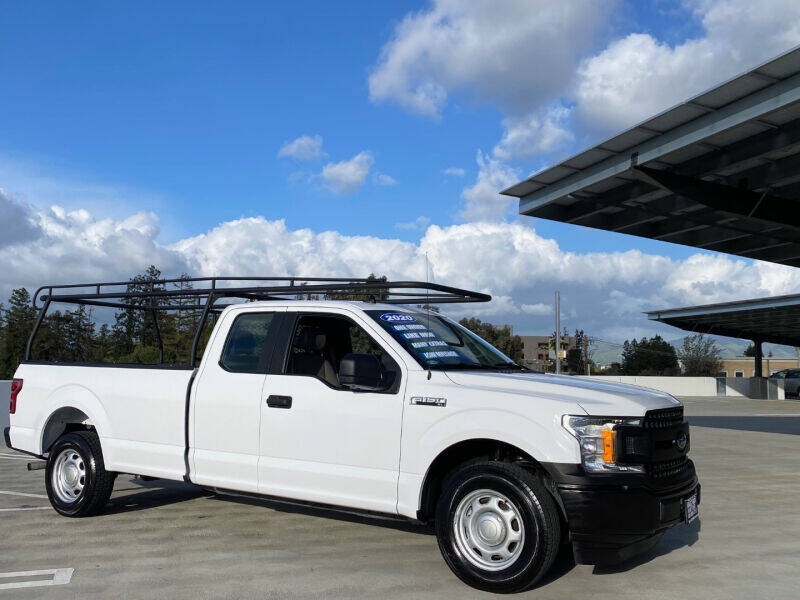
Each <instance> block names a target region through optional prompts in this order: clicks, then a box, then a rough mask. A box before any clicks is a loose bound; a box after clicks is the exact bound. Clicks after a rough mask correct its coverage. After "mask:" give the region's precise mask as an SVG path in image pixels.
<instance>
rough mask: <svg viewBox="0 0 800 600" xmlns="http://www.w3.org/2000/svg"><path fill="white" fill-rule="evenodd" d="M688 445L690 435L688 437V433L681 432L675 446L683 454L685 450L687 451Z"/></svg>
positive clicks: (676, 438)
mask: <svg viewBox="0 0 800 600" xmlns="http://www.w3.org/2000/svg"><path fill="white" fill-rule="evenodd" d="M688 444H689V436H688V435H686V432H685V431H681V432H680V433H679V434H678V435H677V436H676V437H675V445H676V446H677V447H678V450H680V451H681V452H683V451H684V450H686V446H687V445H688Z"/></svg>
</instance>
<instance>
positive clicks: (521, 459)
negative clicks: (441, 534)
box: [417, 437, 563, 522]
mask: <svg viewBox="0 0 800 600" xmlns="http://www.w3.org/2000/svg"><path fill="white" fill-rule="evenodd" d="M480 458H487V459H489V460H497V461H504V462H513V463H516V464H519V465H521V466H522V467H524V468H526V469H528V470H530V471H531V472H533V473H536V474H537V475H538V476H540V477H541V479H542V481H543V483H544V484H545V487H546V488H547V490H548V491H549V492H550V494H551V495H552V496H553V497H554V499H555V500H556V504H557V505H558V506H559V508H560V510H561V511H562V512H563V505H562V503H561V498H560V495H559V494H558V491H557V490H556V488H555V485H554V483H553V481H552V479H551V478H550V476H549V475H548V473H547V471H546V469H544V467H542V465H541V464H540V463H539V461H537V460H536V459H535V458H534V457H533V456H531V454H529V453H528V452H526V451H525V450H523V449H522V448H519V447H518V446H516V445H514V444H511V443H508V442H504V441H502V440H499V439H494V438H487V437H481V438H472V439H466V440H461V441H459V442H456V443H454V444H451V445H450V446H448V447H447V448H445V449H444V450H442V451H441V452H439V454H438V455H437V456H436V458H434V459H433V461H432V462H431V464H430V466H429V467H428V470H427V472H426V473H425V478H424V480H423V483H422V487H421V491H420V499H419V509H418V511H417V518H418V519H419V520H420V521H422V522H430V521H431V520H432V519H433V516H434V515H435V513H436V502H437V500H438V498H439V495H440V493H441V490H442V488H443V486H444V484H445V482H446V481H447V479H448V478H449V477H450V475H451V474H452V473H453V472H454V471H455V470H456V469H457V468H458V467H459V466H460V465H463V464H464V463H466V462H468V461H471V460H475V459H480Z"/></svg>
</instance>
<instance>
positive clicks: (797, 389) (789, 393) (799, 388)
mask: <svg viewBox="0 0 800 600" xmlns="http://www.w3.org/2000/svg"><path fill="white" fill-rule="evenodd" d="M769 378H770V379H784V380H785V381H786V383H785V384H784V390H785V393H786V397H787V398H789V397H798V396H800V369H783V370H782V371H776V372H775V373H773V374H772V375H770V376H769Z"/></svg>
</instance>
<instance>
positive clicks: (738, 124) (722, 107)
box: [502, 47, 800, 266]
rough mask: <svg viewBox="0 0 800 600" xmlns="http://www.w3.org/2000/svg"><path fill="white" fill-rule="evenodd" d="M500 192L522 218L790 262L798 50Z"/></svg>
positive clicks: (798, 237) (799, 248)
mask: <svg viewBox="0 0 800 600" xmlns="http://www.w3.org/2000/svg"><path fill="white" fill-rule="evenodd" d="M502 193H503V194H506V195H509V196H515V197H518V198H519V199H520V204H519V211H520V214H524V215H529V216H534V217H540V218H544V219H551V220H555V221H561V222H565V223H572V224H575V225H583V226H586V227H593V228H597V229H604V230H607V231H615V232H619V233H627V234H630V235H636V236H641V237H646V238H651V239H656V240H662V241H667V242H674V243H678V244H684V245H687V246H693V247H696V248H702V249H706V250H713V251H718V252H725V253H729V254H735V255H739V256H745V257H749V258H754V259H759V260H765V261H770V262H776V263H781V264H787V265H793V266H800V47H798V48H795V49H793V50H791V51H789V52H787V53H786V54H783V55H781V56H779V57H777V58H775V59H773V60H771V61H769V62H767V63H765V64H763V65H761V66H759V67H757V68H755V69H753V70H751V71H748V72H747V73H744V74H742V75H740V76H738V77H736V78H734V79H731V80H730V81H728V82H726V83H723V84H722V85H720V86H718V87H716V88H713V89H711V90H709V91H707V92H704V93H702V94H700V95H698V96H695V97H694V98H692V99H691V100H688V101H686V102H684V103H683V104H680V105H678V106H675V107H673V108H671V109H669V110H667V111H665V112H663V113H661V114H659V115H656V116H655V117H653V118H651V119H649V120H647V121H645V122H644V123H641V124H639V125H636V126H635V127H632V128H631V129H629V130H627V131H625V132H623V133H621V134H619V135H617V136H615V137H613V138H611V139H610V140H606V141H605V142H603V143H602V144H598V145H597V146H595V147H593V148H589V149H588V150H585V151H584V152H581V153H580V154H578V155H576V156H573V157H572V158H569V159H567V160H565V161H563V162H561V163H559V164H558V165H555V166H553V167H550V168H548V169H545V170H544V171H541V172H539V173H537V174H536V175H533V176H532V177H530V178H528V179H526V180H524V181H521V182H520V183H518V184H516V185H514V186H512V187H510V188H508V189H506V190H504V191H503V192H502Z"/></svg>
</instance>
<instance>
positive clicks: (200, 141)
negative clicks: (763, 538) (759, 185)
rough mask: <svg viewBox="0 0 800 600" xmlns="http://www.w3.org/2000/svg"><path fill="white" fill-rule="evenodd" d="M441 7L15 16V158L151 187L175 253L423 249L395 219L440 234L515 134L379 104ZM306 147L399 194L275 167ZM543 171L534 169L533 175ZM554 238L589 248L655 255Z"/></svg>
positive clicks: (668, 26)
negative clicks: (484, 159) (396, 52)
mask: <svg viewBox="0 0 800 600" xmlns="http://www.w3.org/2000/svg"><path fill="white" fill-rule="evenodd" d="M426 5H427V4H426V3H423V2H417V3H402V4H401V3H384V2H352V3H342V4H339V3H329V2H306V3H269V4H267V3H259V2H255V3H234V4H227V5H224V7H223V6H222V5H219V4H217V3H205V4H203V3H195V2H192V3H143V4H137V5H136V6H135V7H134V6H132V5H131V6H128V7H124V6H122V5H110V4H101V3H98V4H95V5H94V6H90V5H88V4H83V5H80V6H76V5H65V4H63V3H56V2H50V3H48V2H43V3H36V4H28V3H13V4H12V3H8V4H6V6H5V10H4V13H5V17H4V19H3V20H2V23H3V24H4V25H0V37H2V39H4V40H5V41H4V42H3V54H2V63H0V64H1V67H0V68H2V72H3V74H4V77H3V79H4V81H5V83H4V87H5V88H6V90H8V91H9V92H11V93H9V94H6V95H5V99H4V104H5V105H6V109H5V110H4V113H5V115H6V118H5V119H3V121H4V123H3V132H4V133H3V136H2V139H1V140H0V144H2V152H3V154H5V155H6V156H10V157H13V158H18V159H19V160H20V161H22V162H25V161H30V162H32V163H34V164H35V165H36V168H38V169H43V170H45V171H50V170H52V171H53V172H54V173H56V174H61V175H72V176H74V177H75V178H84V179H85V180H87V181H92V182H98V183H104V182H113V184H114V185H115V186H123V187H126V188H130V189H131V190H136V191H137V192H138V193H137V194H135V198H136V206H135V207H134V208H136V209H147V210H154V211H157V212H158V213H159V215H160V217H161V220H162V226H163V227H164V228H165V229H166V231H165V240H164V241H174V239H177V237H180V236H184V235H188V234H191V233H193V232H196V231H199V230H205V229H209V228H211V227H213V226H214V225H216V224H217V223H219V222H220V221H225V220H230V219H235V218H238V217H241V216H253V215H263V216H265V217H267V218H284V219H286V221H287V224H288V225H289V226H291V227H311V228H313V229H316V230H322V229H335V230H337V231H340V232H342V233H347V234H360V233H364V232H366V231H369V232H371V233H373V234H374V235H382V236H385V235H393V236H400V237H403V238H407V239H412V238H413V237H415V232H410V231H405V230H398V229H397V228H396V227H395V222H397V221H404V220H405V221H410V220H412V219H414V218H416V217H417V216H419V215H421V214H425V215H426V216H428V217H429V218H430V219H431V220H432V222H435V223H450V222H453V221H455V220H457V218H456V214H457V212H458V209H459V204H460V199H459V194H460V192H461V188H462V187H463V185H464V180H463V179H462V178H459V177H453V176H449V177H448V176H446V175H444V174H443V173H442V171H443V169H446V168H448V167H457V168H462V169H464V170H465V171H467V173H469V174H472V176H473V177H474V172H475V171H476V168H477V167H476V164H475V153H476V150H477V149H479V148H486V149H490V148H491V146H492V145H493V144H494V143H495V142H496V140H497V138H498V137H499V135H500V133H501V130H500V126H499V120H500V114H499V113H498V112H497V110H496V109H495V108H494V107H492V106H488V105H480V104H479V103H478V102H476V101H475V100H474V99H471V98H469V97H468V96H467V97H465V98H463V99H459V100H458V101H457V102H455V103H454V104H453V105H452V106H448V107H447V110H446V114H444V115H443V117H442V119H441V120H439V121H431V120H428V119H420V118H418V117H416V116H415V115H412V114H408V113H406V112H403V111H400V110H397V109H396V108H395V107H392V106H387V105H385V104H375V103H373V102H371V101H370V99H369V94H368V90H367V73H368V72H369V69H370V68H371V66H372V65H373V64H374V63H375V61H376V59H377V57H378V53H379V51H380V48H381V46H382V45H383V43H384V42H385V41H386V39H387V38H388V37H389V36H390V35H391V32H392V28H393V26H394V25H395V24H396V23H397V22H398V21H399V20H400V19H402V18H403V16H404V15H405V14H407V13H408V12H411V11H413V10H420V9H422V8H424V7H425V6H426ZM665 16H666V17H668V18H667V19H666V20H665V19H664V17H665ZM615 21H616V22H615V23H611V24H610V25H609V34H612V33H616V34H619V33H622V32H624V31H625V30H631V29H636V28H641V29H642V30H644V31H653V32H655V33H659V32H662V33H663V34H664V35H665V36H666V37H668V38H669V37H673V38H675V37H678V36H685V35H686V34H687V33H692V32H694V30H696V29H697V27H696V24H695V21H694V19H693V18H692V16H691V15H690V14H689V13H688V11H686V10H678V9H675V10H671V11H665V10H663V9H662V8H661V7H659V6H658V5H653V6H650V5H645V3H641V4H640V3H630V4H627V5H624V6H623V7H622V8H621V10H620V12H619V15H618V16H617V17H616V19H615ZM303 133H311V134H319V135H322V137H323V139H324V149H325V152H326V153H327V154H328V156H329V158H330V159H331V160H340V159H345V158H350V157H351V156H353V155H355V154H357V153H358V152H360V151H362V150H364V149H370V150H371V151H372V152H373V154H374V157H375V168H377V169H379V170H381V171H382V172H383V171H385V172H386V173H387V174H389V175H391V176H392V177H393V178H394V179H396V180H397V181H398V183H397V185H394V186H391V187H380V186H374V185H366V186H365V187H364V188H362V190H361V191H360V192H359V193H357V194H354V195H352V196H351V197H348V198H344V199H342V198H337V197H336V196H335V195H334V194H331V193H330V192H327V191H326V190H324V189H321V188H320V186H319V185H314V184H313V183H311V184H309V182H308V181H306V180H305V178H304V179H302V180H300V181H298V180H296V179H294V178H292V174H293V173H299V172H304V171H305V170H309V171H310V169H311V168H312V167H315V166H317V165H316V164H311V165H298V164H296V163H295V162H294V161H291V160H280V159H278V158H277V157H276V154H277V151H278V149H279V148H280V147H281V145H282V144H283V143H284V142H286V141H289V140H292V139H294V138H296V137H297V136H298V135H301V134H303ZM590 141H592V140H591V138H587V139H586V142H587V143H588V142H590ZM582 143H583V140H576V142H575V143H574V144H571V145H570V146H568V147H565V148H562V149H560V154H566V153H569V152H570V151H573V150H578V149H580V147H581V145H582ZM318 162H319V164H322V161H318ZM542 164H544V162H543V161H541V160H531V161H526V162H525V163H523V164H522V165H521V168H522V169H523V171H521V173H522V174H525V173H527V172H528V171H531V170H534V169H536V168H537V167H540V166H541V165H542ZM24 191H25V190H20V192H21V193H24ZM32 200H33V201H35V198H32ZM83 202H84V200H83V198H81V197H80V196H78V197H75V198H73V199H71V201H70V199H69V198H65V199H64V201H63V203H64V204H65V205H66V206H67V207H78V206H83ZM126 208H128V207H117V208H114V207H98V208H97V209H95V212H96V213H98V214H102V213H103V212H106V211H108V212H109V213H110V214H112V215H113V214H115V211H121V212H118V213H116V214H117V215H121V214H123V213H124V210H125V209H126ZM353 210H357V211H358V213H359V218H358V219H354V218H353V214H352V211H353ZM539 228H540V231H542V232H543V233H545V234H547V235H553V236H555V235H558V237H559V240H560V241H561V242H562V244H563V245H564V247H565V248H569V249H575V250H583V249H588V248H591V247H593V246H594V245H595V244H603V246H604V247H606V248H609V249H616V248H627V247H636V246H637V245H641V243H642V242H641V241H640V240H630V239H625V238H622V237H621V236H609V235H603V234H598V235H592V234H590V235H589V236H588V237H587V235H582V236H576V235H570V234H574V232H573V231H571V229H569V228H568V229H566V230H563V228H561V227H558V226H556V225H551V224H544V223H543V224H540V225H539ZM417 234H418V233H417ZM173 238H174V239H173ZM670 250H672V251H673V252H678V253H681V252H682V251H681V250H678V249H674V250H673V249H670Z"/></svg>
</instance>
